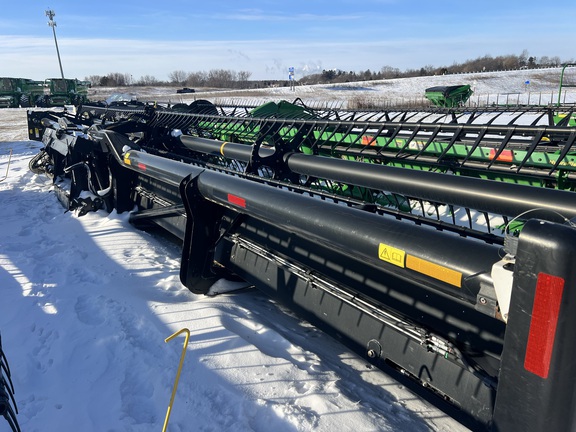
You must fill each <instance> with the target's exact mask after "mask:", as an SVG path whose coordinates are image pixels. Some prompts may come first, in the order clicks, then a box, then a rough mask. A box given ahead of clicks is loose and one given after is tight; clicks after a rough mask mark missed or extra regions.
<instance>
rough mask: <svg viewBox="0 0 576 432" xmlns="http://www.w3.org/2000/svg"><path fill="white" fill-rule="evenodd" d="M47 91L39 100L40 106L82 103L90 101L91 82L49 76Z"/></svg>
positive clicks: (46, 81)
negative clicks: (89, 89)
mask: <svg viewBox="0 0 576 432" xmlns="http://www.w3.org/2000/svg"><path fill="white" fill-rule="evenodd" d="M45 87H46V89H47V93H46V94H45V95H44V96H43V97H42V98H41V99H39V100H38V101H37V105H38V106H40V107H54V106H63V105H81V104H83V103H85V102H87V101H88V88H89V83H88V82H86V81H80V80H78V79H68V78H66V79H63V78H49V79H47V80H45Z"/></svg>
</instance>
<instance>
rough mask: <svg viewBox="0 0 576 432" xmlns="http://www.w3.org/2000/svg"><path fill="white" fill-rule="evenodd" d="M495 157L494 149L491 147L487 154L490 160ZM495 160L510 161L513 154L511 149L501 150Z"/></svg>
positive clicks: (512, 158)
mask: <svg viewBox="0 0 576 432" xmlns="http://www.w3.org/2000/svg"><path fill="white" fill-rule="evenodd" d="M495 157H496V149H491V150H490V156H489V158H490V160H493V159H494V158H495ZM496 160H499V161H502V162H512V161H513V160H514V154H513V153H512V150H502V153H500V154H499V155H498V158H497V159H496Z"/></svg>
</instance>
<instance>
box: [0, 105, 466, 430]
mask: <svg viewBox="0 0 576 432" xmlns="http://www.w3.org/2000/svg"><path fill="white" fill-rule="evenodd" d="M25 117H26V112H25V110H22V109H3V110H0V179H3V180H2V182H0V221H1V223H0V334H1V336H2V347H3V349H4V351H5V354H6V356H7V358H8V361H9V365H10V367H11V372H12V380H13V382H14V387H15V389H16V393H15V397H16V402H17V405H18V409H19V414H18V416H17V417H18V420H19V423H20V426H21V428H22V430H23V431H25V432H35V431H37V432H44V431H83V432H89V431H94V432H101V431H118V432H120V431H152V430H158V431H159V430H162V426H163V423H164V419H165V415H166V410H167V407H168V403H169V401H170V396H171V392H172V386H173V383H174V378H175V376H176V371H177V368H178V363H179V358H180V354H181V351H182V348H183V342H184V337H178V338H176V339H174V340H172V341H170V342H169V343H165V342H164V339H165V338H167V337H168V336H170V335H171V334H173V333H175V332H177V331H178V330H180V329H182V328H188V329H189V330H190V333H191V335H190V341H189V344H188V347H187V355H186V358H185V361H184V367H183V370H182V373H181V378H180V383H179V386H178V392H177V394H176V398H175V402H174V406H173V409H172V413H171V417H170V423H169V427H168V430H169V431H262V432H268V431H275V432H283V431H287V432H288V431H348V430H349V431H399V430H402V431H465V430H467V429H466V428H465V427H463V426H461V425H460V424H458V423H457V422H456V421H455V420H453V419H452V418H450V417H448V416H447V415H445V414H444V413H442V412H441V411H439V410H438V409H436V408H434V407H432V406H431V405H430V404H428V403H426V402H424V401H422V400H421V399H420V398H418V397H416V396H415V395H414V394H413V393H411V392H410V391H408V390H407V389H406V388H404V387H403V386H402V385H399V384H398V383H397V382H395V381H394V380H392V379H390V378H389V377H387V376H386V375H384V374H383V373H382V372H380V371H379V370H377V369H374V368H372V367H370V366H368V365H367V364H366V362H365V361H363V360H362V359H360V358H359V357H357V356H356V355H354V354H352V353H351V352H349V351H348V350H347V349H346V348H344V347H343V346H342V345H340V344H339V343H337V342H336V341H334V340H332V339H331V338H330V337H328V336H326V335H325V334H323V333H322V332H320V331H318V330H316V329H315V328H313V327H312V326H310V325H309V324H307V323H305V322H301V321H300V320H298V319H297V318H296V317H294V316H293V315H292V314H290V313H289V312H288V311H285V310H282V309H281V308H280V307H278V306H277V305H276V304H274V303H273V302H271V301H270V300H269V299H268V298H267V297H265V296H263V295H261V294H260V293H259V292H257V291H255V290H244V291H241V292H236V293H228V294H223V295H218V296H214V297H209V296H197V295H193V294H192V293H190V292H189V291H188V290H187V289H186V288H184V287H183V286H182V285H181V284H180V282H179V277H178V271H179V256H180V251H179V248H178V247H176V246H175V245H173V244H171V243H169V242H166V241H163V240H161V239H157V238H154V237H152V236H151V235H149V234H147V233H144V232H141V231H138V230H136V229H134V228H133V227H132V226H131V225H130V224H129V223H128V221H127V219H128V218H127V215H126V214H121V215H118V214H115V213H113V214H106V213H105V212H102V211H99V212H97V213H91V214H87V215H85V216H83V217H77V216H76V215H75V214H73V213H65V212H64V210H63V208H62V207H61V206H60V204H59V203H58V201H57V199H56V197H55V196H54V194H53V193H52V192H51V183H50V181H49V180H48V179H47V178H45V177H42V176H37V175H34V174H33V173H31V172H30V171H29V170H28V167H27V164H28V161H29V160H30V158H31V157H32V156H34V155H35V154H36V153H37V152H38V150H39V148H40V147H41V144H40V143H37V142H32V141H27V135H26V122H25ZM10 155H11V156H10ZM5 176H6V177H5ZM4 177H5V178H4ZM230 284H231V283H230V282H224V281H223V282H221V283H219V286H220V288H222V289H225V288H229V286H230ZM8 430H9V428H8V424H7V423H6V422H5V421H4V419H3V418H1V417H0V431H1V432H4V431H8Z"/></svg>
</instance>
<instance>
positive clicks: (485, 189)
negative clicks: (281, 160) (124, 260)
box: [180, 136, 576, 221]
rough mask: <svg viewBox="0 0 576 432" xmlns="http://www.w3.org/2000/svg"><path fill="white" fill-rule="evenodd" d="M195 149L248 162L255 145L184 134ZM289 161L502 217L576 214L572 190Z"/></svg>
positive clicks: (321, 159)
mask: <svg viewBox="0 0 576 432" xmlns="http://www.w3.org/2000/svg"><path fill="white" fill-rule="evenodd" d="M180 139H181V141H182V143H183V144H184V145H185V146H186V147H188V148H190V149H193V150H196V151H201V152H205V153H209V154H220V155H223V156H225V157H228V158H234V159H238V160H241V161H244V162H248V161H249V160H250V154H251V152H252V148H251V147H250V146H248V145H246V144H235V143H225V142H222V141H216V140H209V139H205V138H196V137H190V136H182V137H180ZM285 163H286V164H287V165H288V167H289V168H290V170H291V171H293V172H294V173H297V174H301V175H309V176H314V177H318V178H322V179H327V180H334V181H339V182H342V183H347V184H352V185H356V186H360V187H366V188H369V189H376V190H383V191H387V192H392V193H398V194H402V195H406V196H411V197H417V198H422V199H425V200H429V201H433V202H439V203H443V204H451V205H456V206H462V207H468V208H472V209H475V210H480V211H486V212H489V213H494V214H498V215H503V216H509V217H516V216H518V215H520V214H522V213H524V212H527V211H529V210H534V209H539V210H541V209H543V210H546V211H547V213H546V214H544V213H543V212H541V211H540V212H539V213H538V217H540V218H543V219H549V220H552V221H558V220H560V217H559V216H557V215H556V214H557V213H559V214H561V215H562V216H563V217H564V218H566V219H571V218H573V217H576V199H574V193H573V192H567V191H561V190H556V189H546V188H535V187H531V186H524V185H518V184H513V183H506V182H499V181H493V180H481V179H476V178H472V177H463V176H453V175H448V174H440V173H434V172H429V171H418V170H408V169H404V168H396V167H390V166H386V165H377V164H369V163H363V162H355V161H350V160H344V159H337V158H329V157H325V156H315V155H304V154H302V153H290V154H288V155H286V156H285Z"/></svg>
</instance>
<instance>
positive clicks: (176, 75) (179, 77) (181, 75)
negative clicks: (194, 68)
mask: <svg viewBox="0 0 576 432" xmlns="http://www.w3.org/2000/svg"><path fill="white" fill-rule="evenodd" d="M188 75H189V73H188V72H184V71H183V70H175V71H173V72H170V73H169V74H168V79H169V80H170V82H171V83H172V84H177V85H183V84H184V83H185V82H186V80H187V79H188Z"/></svg>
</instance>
